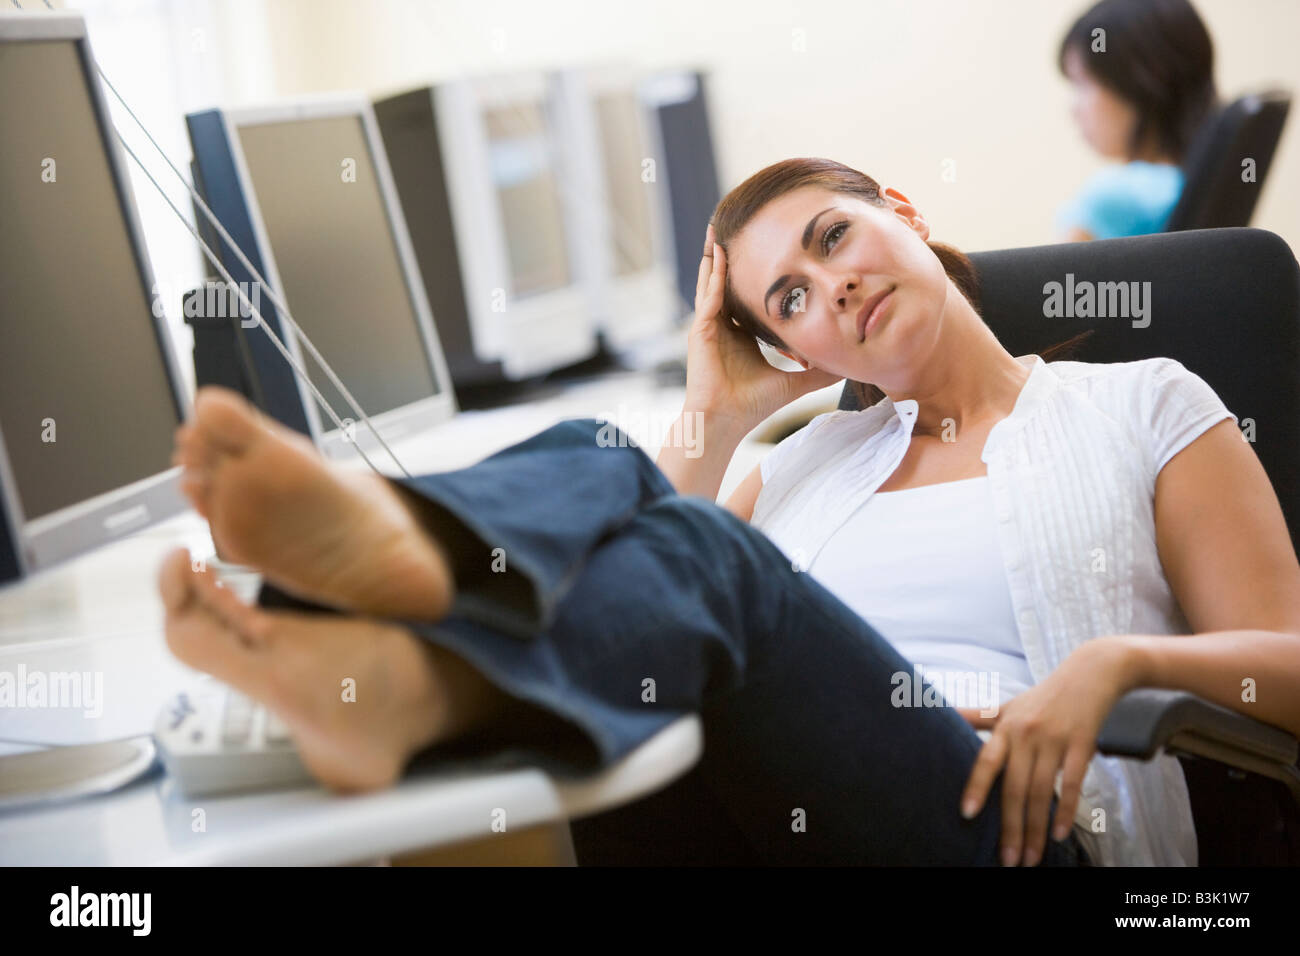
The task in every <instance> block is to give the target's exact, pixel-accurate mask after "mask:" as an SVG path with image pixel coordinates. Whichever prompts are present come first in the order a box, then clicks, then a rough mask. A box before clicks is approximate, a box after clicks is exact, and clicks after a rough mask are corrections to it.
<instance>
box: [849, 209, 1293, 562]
mask: <svg viewBox="0 0 1300 956" xmlns="http://www.w3.org/2000/svg"><path fill="white" fill-rule="evenodd" d="M970 258H971V260H972V262H974V264H975V268H976V270H977V271H978V273H979V279H980V298H981V300H982V313H983V316H984V320H985V322H986V323H987V324H988V326H989V328H991V329H992V330H993V333H994V334H995V335H996V336H997V337H998V340H999V341H1000V342H1001V343H1002V345H1003V346H1004V347H1005V348H1006V349H1007V351H1008V352H1010V353H1011V354H1012V355H1017V356H1019V355H1027V354H1030V353H1039V352H1041V351H1043V350H1044V349H1046V348H1048V347H1049V346H1052V345H1055V344H1056V343H1058V342H1062V341H1064V340H1065V339H1068V338H1070V337H1071V336H1074V335H1076V334H1078V333H1080V332H1082V331H1084V330H1085V329H1094V330H1095V331H1094V332H1093V334H1092V335H1091V336H1090V337H1089V338H1088V339H1087V340H1085V342H1084V343H1083V345H1082V346H1081V347H1080V348H1079V349H1078V350H1077V351H1076V352H1074V353H1073V354H1071V355H1069V356H1065V358H1067V359H1069V360H1073V361H1080V362H1132V361H1137V360H1139V359H1144V358H1153V357H1156V356H1165V357H1168V358H1174V359H1177V360H1178V361H1180V362H1182V364H1183V365H1184V366H1186V367H1187V368H1188V369H1190V370H1191V371H1193V372H1195V373H1196V374H1197V375H1199V376H1201V378H1203V379H1205V381H1206V382H1207V383H1208V384H1209V385H1210V387H1211V388H1213V389H1214V390H1215V391H1216V392H1217V393H1218V395H1219V397H1220V398H1222V399H1223V402H1224V404H1225V405H1227V407H1228V409H1229V411H1231V412H1232V413H1233V414H1234V415H1236V416H1237V417H1238V418H1239V419H1241V424H1242V426H1243V428H1248V427H1249V426H1250V423H1251V422H1252V421H1253V423H1254V446H1253V447H1254V449H1255V452H1256V454H1257V455H1258V456H1259V459H1260V462H1261V463H1262V464H1263V466H1264V470H1265V471H1266V472H1267V473H1268V476H1269V479H1270V480H1271V481H1272V483H1273V487H1274V489H1275V490H1276V491H1277V495H1278V498H1279V499H1280V501H1281V504H1282V512H1283V514H1284V515H1285V517H1286V521H1287V525H1288V527H1289V529H1290V531H1291V540H1292V542H1293V543H1294V544H1295V545H1296V548H1297V552H1298V553H1300V266H1297V264H1296V259H1295V256H1294V255H1293V254H1292V252H1291V250H1290V248H1289V247H1288V246H1287V244H1286V243H1285V242H1283V241H1282V239H1281V238H1279V237H1278V236H1276V235H1274V234H1273V233H1271V232H1266V231H1265V230H1262V229H1205V230H1197V231H1192V232H1179V233H1159V234H1155V235H1149V236H1130V237H1126V238H1123V239H1103V240H1098V241H1095V242H1074V243H1060V244H1056V245H1049V246H1030V247H1027V248H1023V249H1001V250H997V251H993V252H977V253H972V254H971V256H970ZM1053 282H1054V283H1058V284H1060V285H1061V286H1062V293H1063V295H1062V298H1065V295H1064V293H1066V292H1068V291H1069V290H1070V289H1071V288H1073V289H1074V290H1075V293H1076V296H1077V295H1078V293H1079V290H1082V289H1083V288H1084V286H1083V283H1092V284H1093V286H1092V288H1093V289H1094V290H1095V292H1098V293H1100V294H1097V295H1095V300H1096V302H1097V304H1098V306H1100V305H1101V304H1102V300H1103V299H1105V300H1107V302H1106V304H1107V309H1106V311H1107V312H1108V313H1109V316H1108V317H1073V318H1070V317H1059V318H1049V317H1047V316H1046V315H1045V313H1046V312H1047V311H1049V310H1048V309H1047V307H1046V304H1045V303H1046V300H1047V298H1048V296H1047V292H1046V289H1045V287H1046V286H1047V285H1048V283H1053ZM1102 283H1125V284H1128V285H1129V287H1130V292H1132V291H1133V288H1132V283H1138V284H1139V287H1138V290H1137V291H1138V292H1140V293H1141V298H1140V300H1136V299H1132V298H1130V300H1129V307H1130V308H1129V312H1130V313H1131V314H1134V315H1135V314H1136V310H1135V309H1134V303H1135V302H1138V301H1140V302H1141V305H1142V311H1143V313H1144V317H1142V318H1136V317H1134V318H1126V317H1122V316H1115V314H1114V313H1115V312H1116V311H1119V310H1118V309H1115V308H1112V306H1115V305H1116V304H1120V305H1122V303H1119V302H1117V300H1118V295H1116V296H1115V297H1114V299H1112V296H1111V294H1110V292H1111V289H1112V288H1113V287H1108V286H1102V285H1101V284H1102ZM1148 290H1149V294H1148ZM1073 301H1075V302H1077V301H1078V299H1077V297H1076V298H1073ZM1135 323H1136V325H1137V326H1145V327H1135ZM857 407H858V403H857V400H856V398H855V396H854V394H853V391H852V389H851V387H850V386H849V384H848V383H845V387H844V391H843V393H842V394H841V397H840V408H845V409H855V408H857ZM1248 437H1249V436H1248Z"/></svg>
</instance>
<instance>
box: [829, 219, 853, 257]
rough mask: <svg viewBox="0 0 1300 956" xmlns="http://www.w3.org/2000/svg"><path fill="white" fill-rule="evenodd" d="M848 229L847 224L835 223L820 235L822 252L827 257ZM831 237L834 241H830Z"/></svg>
mask: <svg viewBox="0 0 1300 956" xmlns="http://www.w3.org/2000/svg"><path fill="white" fill-rule="evenodd" d="M848 228H849V224H848V223H847V222H837V223H834V224H833V225H830V226H828V227H827V228H826V231H825V232H823V233H822V252H824V253H825V254H826V255H828V256H829V255H830V254H831V249H832V248H833V247H834V246H835V245H837V244H838V243H839V241H840V239H841V238H842V237H843V236H844V231H845V230H846V229H848ZM832 236H834V241H832V239H831V237H832Z"/></svg>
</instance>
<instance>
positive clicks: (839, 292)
mask: <svg viewBox="0 0 1300 956" xmlns="http://www.w3.org/2000/svg"><path fill="white" fill-rule="evenodd" d="M861 284H862V283H861V281H860V280H859V279H858V277H857V276H853V275H845V276H841V277H840V278H839V280H838V281H836V283H835V291H834V294H833V295H832V296H831V301H832V302H834V303H835V307H836V308H837V309H846V308H848V305H849V299H851V298H852V297H853V293H854V292H856V291H857V289H858V286H860V285H861Z"/></svg>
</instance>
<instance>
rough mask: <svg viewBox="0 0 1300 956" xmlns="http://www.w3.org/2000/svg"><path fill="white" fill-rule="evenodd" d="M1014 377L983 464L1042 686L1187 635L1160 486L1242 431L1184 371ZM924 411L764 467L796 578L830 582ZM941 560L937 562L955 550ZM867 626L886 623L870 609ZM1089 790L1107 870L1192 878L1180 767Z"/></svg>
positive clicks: (1113, 369) (1088, 842)
mask: <svg viewBox="0 0 1300 956" xmlns="http://www.w3.org/2000/svg"><path fill="white" fill-rule="evenodd" d="M1016 361H1018V362H1020V363H1021V364H1022V365H1024V366H1026V367H1028V368H1029V369H1030V375H1029V378H1028V379H1027V380H1026V382H1025V384H1024V387H1023V388H1022V389H1021V392H1020V395H1019V397H1018V398H1017V400H1016V404H1015V407H1014V408H1013V409H1012V412H1011V414H1010V415H1009V416H1008V417H1007V418H1005V419H1003V420H1002V421H1000V422H998V423H997V424H996V425H994V427H993V429H992V430H991V431H990V433H989V436H988V439H987V441H986V443H985V446H984V450H983V453H982V456H981V458H982V460H983V461H984V462H985V464H986V465H987V466H988V476H987V484H986V487H987V488H988V490H989V492H990V497H991V508H992V511H991V514H992V517H993V519H994V523H995V527H996V537H997V544H998V546H997V553H998V555H999V556H1000V559H1001V562H1002V567H1003V569H1004V571H1005V574H1006V581H1007V585H1008V591H1009V594H1010V601H1011V606H1012V609H1013V611H1014V615H1015V616H1014V621H1015V626H1016V629H1017V632H1018V636H1019V639H1020V644H1021V647H1022V649H1023V651H1024V657H1025V662H1026V664H1027V665H1028V668H1029V672H1030V676H1031V677H1032V679H1033V683H1038V682H1040V681H1042V680H1043V679H1044V678H1045V677H1046V676H1047V675H1048V674H1049V673H1051V671H1052V670H1054V669H1055V668H1056V667H1057V666H1058V665H1059V664H1060V663H1061V661H1063V660H1064V659H1065V658H1066V657H1067V656H1068V655H1069V654H1070V653H1071V652H1072V651H1073V650H1074V649H1075V648H1076V647H1078V646H1079V645H1081V644H1082V643H1083V642H1084V641H1086V640H1090V639H1092V638H1094V637H1099V636H1102V635H1107V634H1187V633H1189V632H1190V629H1189V627H1188V624H1187V621H1186V619H1185V618H1184V616H1183V614H1182V612H1181V610H1180V609H1179V607H1178V604H1177V601H1176V600H1175V599H1174V596H1173V593H1172V591H1171V590H1170V587H1169V583H1168V581H1167V580H1166V578H1165V576H1164V571H1163V568H1162V567H1161V564H1160V557H1159V553H1158V550H1157V547H1156V534H1155V530H1156V529H1155V480H1156V475H1157V474H1159V472H1160V469H1161V468H1163V467H1164V465H1165V464H1166V463H1167V462H1168V461H1169V459H1170V458H1172V457H1173V456H1174V455H1176V454H1177V453H1178V452H1179V451H1181V450H1182V449H1183V448H1184V447H1186V446H1187V445H1188V444H1190V443H1191V442H1192V441H1193V440H1194V439H1195V438H1197V437H1198V436H1199V435H1201V434H1202V433H1203V432H1204V431H1206V430H1207V429H1208V428H1210V427H1211V426H1213V425H1215V424H1217V423H1218V422H1220V421H1222V420H1224V419H1228V418H1231V419H1232V420H1233V421H1234V423H1235V422H1236V420H1237V419H1236V416H1235V415H1233V414H1232V413H1231V412H1230V411H1228V409H1227V408H1226V407H1225V406H1224V404H1223V402H1222V400H1221V399H1220V398H1219V397H1218V395H1217V394H1216V393H1215V392H1214V390H1213V389H1212V388H1210V386H1209V385H1207V384H1206V383H1205V381H1204V380H1203V379H1202V378H1200V376H1198V375H1196V374H1195V373H1193V372H1191V371H1189V370H1188V369H1186V368H1185V367H1184V366H1183V365H1182V364H1181V363H1180V362H1178V361H1176V360H1174V359H1168V358H1152V359H1144V360H1142V361H1137V362H1116V363H1109V364H1100V363H1087V362H1052V363H1051V364H1050V365H1049V364H1048V363H1045V362H1044V361H1043V360H1042V359H1041V358H1040V357H1038V356H1037V355H1026V356H1021V357H1019V358H1017V359H1016ZM917 409H918V404H917V402H916V401H915V400H913V399H907V400H904V401H900V402H898V403H897V404H895V403H893V402H892V401H891V400H890V399H889V398H888V397H886V398H883V399H881V401H880V402H878V403H877V404H876V405H873V406H872V407H871V408H866V409H862V410H860V411H856V412H846V411H835V412H828V413H826V414H824V415H819V416H817V417H816V418H814V419H813V420H812V421H811V422H809V423H808V425H806V426H805V427H804V428H802V429H800V430H799V431H798V432H796V433H795V434H793V435H791V436H789V437H788V438H786V439H785V440H784V441H783V442H781V443H780V444H779V445H778V446H777V447H776V448H774V449H773V450H772V452H771V453H770V454H769V455H768V456H767V458H766V459H765V460H764V461H763V463H762V477H763V488H762V490H761V491H760V493H759V495H758V498H757V500H756V501H755V503H754V514H753V517H752V519H751V521H752V523H753V525H754V526H755V527H757V528H759V529H760V530H762V531H763V532H764V533H765V534H767V535H768V537H770V538H771V539H772V540H773V541H774V542H775V543H776V545H777V546H778V547H780V548H781V549H782V550H783V551H784V552H785V553H786V554H787V555H788V556H790V557H791V558H792V559H793V563H794V564H796V565H797V566H800V567H804V568H810V569H811V568H814V567H829V564H828V563H827V564H823V563H822V561H821V556H822V552H823V550H824V549H825V548H827V547H829V546H830V543H831V541H832V539H833V538H834V537H835V535H836V532H837V531H839V530H840V529H842V528H844V527H845V525H846V524H847V523H848V522H850V521H851V520H852V519H853V516H854V515H855V514H857V513H858V512H859V510H860V509H861V508H862V507H863V506H864V505H865V504H867V502H868V501H870V500H871V498H872V496H873V495H874V494H875V490H876V488H878V487H879V486H880V485H881V484H882V483H883V482H884V481H885V479H886V478H888V477H889V475H891V474H892V473H893V472H894V471H895V470H896V469H897V467H898V465H899V464H900V463H901V461H902V458H903V455H904V454H905V453H906V451H907V448H908V446H909V444H910V441H911V432H912V426H913V425H914V424H915V422H916V413H917ZM921 490H923V489H909V491H916V492H919V491H921ZM882 494H884V495H885V496H886V497H887V495H888V494H889V493H882ZM895 494H897V493H895ZM930 544H931V546H932V547H933V549H934V552H933V554H931V556H930V558H931V560H937V559H936V557H935V555H937V554H939V553H940V552H942V551H943V550H944V548H945V546H946V543H945V542H944V541H943V539H942V538H940V539H939V540H937V541H936V540H935V538H933V537H931V538H930ZM860 613H863V616H864V617H865V618H866V619H867V620H868V621H871V622H872V623H875V622H874V621H873V619H872V615H871V613H870V609H865V610H864V611H861V612H860ZM913 626H915V625H913ZM967 627H969V625H967ZM877 629H878V630H880V631H881V632H882V634H883V635H884V636H886V637H887V638H888V637H889V635H888V634H885V630H884V628H883V627H880V628H877ZM949 637H951V635H949ZM1082 790H1083V792H1082V795H1081V798H1080V802H1079V810H1078V814H1077V815H1076V824H1077V826H1076V832H1079V831H1084V832H1081V833H1080V836H1081V838H1082V839H1083V841H1084V845H1085V848H1086V849H1087V850H1088V853H1089V855H1090V856H1091V857H1092V859H1093V860H1094V861H1096V862H1098V863H1099V864H1101V865H1175V866H1176V865H1195V863H1196V831H1195V829H1194V827H1193V824H1192V817H1191V806H1190V802H1189V800H1188V795H1187V785H1186V781H1185V780H1184V778H1183V773H1182V768H1181V766H1180V765H1179V763H1178V760H1177V759H1176V758H1174V757H1172V756H1168V755H1163V756H1159V757H1156V758H1155V759H1153V760H1150V761H1140V760H1134V759H1132V758H1126V757H1103V756H1101V755H1096V756H1094V757H1093V759H1092V762H1091V763H1090V765H1089V770H1088V774H1087V776H1086V777H1085V779H1084V783H1083V788H1082Z"/></svg>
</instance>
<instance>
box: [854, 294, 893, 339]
mask: <svg viewBox="0 0 1300 956" xmlns="http://www.w3.org/2000/svg"><path fill="white" fill-rule="evenodd" d="M893 291H894V289H893V287H890V288H888V289H883V290H881V291H880V292H877V293H876V294H875V295H873V296H872V297H871V298H870V299H868V300H867V301H866V302H865V303H863V306H862V311H861V312H859V313H858V341H859V342H865V341H866V338H867V323H868V322H869V321H870V320H871V314H872V313H873V312H875V311H876V307H877V306H879V305H880V303H882V302H884V301H885V299H887V298H889V295H890V293H892V292H893Z"/></svg>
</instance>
